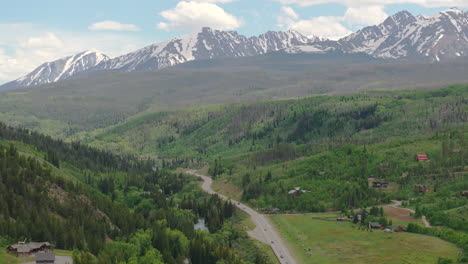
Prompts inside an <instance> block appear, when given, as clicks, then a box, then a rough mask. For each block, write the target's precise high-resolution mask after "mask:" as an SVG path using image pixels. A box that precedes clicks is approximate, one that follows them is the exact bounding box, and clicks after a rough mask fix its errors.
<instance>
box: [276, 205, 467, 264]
mask: <svg viewBox="0 0 468 264" xmlns="http://www.w3.org/2000/svg"><path fill="white" fill-rule="evenodd" d="M336 217H337V215H335V214H308V215H273V216H271V217H270V220H271V222H272V223H273V224H274V225H275V226H276V228H277V229H278V230H279V232H280V233H281V235H282V237H283V238H284V239H285V240H286V241H287V243H288V244H289V246H290V249H291V250H292V252H293V254H294V255H295V256H297V258H298V260H299V261H300V263H304V264H307V263H314V264H335V263H341V264H348V263H349V264H359V263H365V264H368V263H386V264H403V263H405V264H423V263H424V264H426V263H437V260H438V258H439V257H444V258H450V259H452V260H454V261H455V260H456V259H457V257H458V256H459V254H460V252H461V250H460V249H458V248H457V247H456V246H454V245H453V244H451V243H448V242H445V241H443V240H441V239H439V238H436V237H429V236H425V235H419V234H413V233H406V232H401V233H385V232H383V231H382V230H374V231H367V230H364V229H358V228H357V227H355V226H354V225H353V224H352V223H349V222H337V221H336V220H335V219H336Z"/></svg>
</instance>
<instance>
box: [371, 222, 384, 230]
mask: <svg viewBox="0 0 468 264" xmlns="http://www.w3.org/2000/svg"><path fill="white" fill-rule="evenodd" d="M368 227H369V228H371V229H384V226H383V225H381V224H380V223H379V222H369V226H368Z"/></svg>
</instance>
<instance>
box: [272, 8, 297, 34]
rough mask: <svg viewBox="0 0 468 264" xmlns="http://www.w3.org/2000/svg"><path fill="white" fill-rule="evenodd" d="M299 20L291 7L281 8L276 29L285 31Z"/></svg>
mask: <svg viewBox="0 0 468 264" xmlns="http://www.w3.org/2000/svg"><path fill="white" fill-rule="evenodd" d="M298 19H299V15H298V14H297V13H296V11H294V9H292V8H291V7H287V6H283V7H282V8H281V13H280V15H279V16H278V17H277V20H278V27H280V28H281V29H287V28H289V26H290V25H291V24H293V23H294V22H296V20H298Z"/></svg>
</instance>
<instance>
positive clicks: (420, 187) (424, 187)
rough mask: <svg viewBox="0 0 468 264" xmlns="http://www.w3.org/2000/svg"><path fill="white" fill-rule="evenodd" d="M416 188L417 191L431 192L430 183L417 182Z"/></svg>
mask: <svg viewBox="0 0 468 264" xmlns="http://www.w3.org/2000/svg"><path fill="white" fill-rule="evenodd" d="M414 190H415V191H416V192H420V193H422V192H430V191H431V188H430V187H429V186H428V185H422V184H417V185H415V186H414Z"/></svg>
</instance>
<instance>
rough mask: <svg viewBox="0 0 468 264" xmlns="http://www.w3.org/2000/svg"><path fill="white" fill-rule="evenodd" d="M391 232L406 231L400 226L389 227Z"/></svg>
mask: <svg viewBox="0 0 468 264" xmlns="http://www.w3.org/2000/svg"><path fill="white" fill-rule="evenodd" d="M388 228H389V229H390V230H392V232H403V231H405V229H404V228H403V227H401V226H400V225H392V226H390V227H388Z"/></svg>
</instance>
